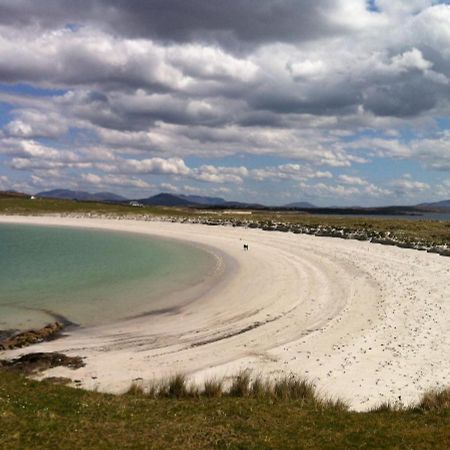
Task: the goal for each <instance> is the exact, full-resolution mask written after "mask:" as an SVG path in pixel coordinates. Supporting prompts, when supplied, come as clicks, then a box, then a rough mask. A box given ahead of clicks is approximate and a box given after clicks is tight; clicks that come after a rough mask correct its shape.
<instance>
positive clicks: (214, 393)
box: [200, 378, 224, 398]
mask: <svg viewBox="0 0 450 450" xmlns="http://www.w3.org/2000/svg"><path fill="white" fill-rule="evenodd" d="M200 394H201V395H204V396H205V397H209V398H218V397H222V395H223V394H224V392H223V381H222V380H218V379H216V378H212V379H210V380H206V381H205V383H204V385H203V391H202V392H201V393H200Z"/></svg>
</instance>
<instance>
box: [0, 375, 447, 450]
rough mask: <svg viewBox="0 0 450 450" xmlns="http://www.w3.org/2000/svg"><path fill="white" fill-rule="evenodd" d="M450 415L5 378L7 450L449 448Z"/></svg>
mask: <svg viewBox="0 0 450 450" xmlns="http://www.w3.org/2000/svg"><path fill="white" fill-rule="evenodd" d="M449 442H450V409H448V403H445V402H444V403H443V404H441V405H440V407H439V408H438V409H436V410H430V409H429V408H416V409H414V410H413V409H408V410H395V408H394V409H392V408H391V409H389V408H386V407H385V408H380V410H379V411H378V412H369V413H355V412H348V411H346V410H344V409H342V408H336V407H334V406H328V407H327V406H324V405H319V404H317V403H315V402H309V401H304V400H302V399H298V398H282V397H280V398H276V397H272V396H268V397H267V396H253V395H246V396H244V397H242V396H239V395H237V394H236V395H227V396H220V397H216V396H214V397H207V396H193V397H183V398H173V396H170V395H167V396H161V397H159V398H154V397H152V396H149V395H143V394H142V393H141V392H132V393H130V394H128V395H123V396H113V395H106V394H100V393H95V392H86V391H82V390H76V389H72V388H69V387H65V386H57V385H54V384H50V383H48V382H41V383H39V382H35V381H30V380H27V379H25V378H23V377H22V376H20V375H17V374H14V373H8V372H5V373H0V448H5V449H7V448H34V449H44V448H45V449H48V448H58V449H65V448H164V449H168V448H182V449H200V448H255V449H263V448H330V449H341V448H342V449H349V448H377V449H379V448H390V449H392V448H402V449H403V448H414V449H416V448H417V449H419V448H420V449H427V448H430V449H431V448H433V449H439V448H442V449H444V448H448V443H449Z"/></svg>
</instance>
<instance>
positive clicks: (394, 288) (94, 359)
mask: <svg viewBox="0 0 450 450" xmlns="http://www.w3.org/2000/svg"><path fill="white" fill-rule="evenodd" d="M0 221H1V222H5V221H9V223H34V224H41V225H42V224H55V225H58V226H60V225H63V224H66V225H67V226H83V227H91V228H92V227H95V228H103V229H109V230H115V231H128V232H143V233H149V234H155V235H159V236H162V237H164V236H165V237H170V238H175V239H181V240H186V241H189V242H191V243H192V242H194V243H199V244H205V245H209V246H210V247H211V248H214V249H218V250H219V251H221V252H223V253H224V254H226V255H229V257H230V258H233V259H235V260H236V261H237V265H236V266H235V267H236V271H235V272H233V273H232V274H230V275H229V276H227V277H225V279H221V280H220V281H219V283H218V284H217V285H215V286H213V287H212V288H211V291H208V292H206V293H205V294H204V295H203V296H201V297H200V298H197V299H196V300H195V301H194V302H193V303H188V304H185V305H184V306H183V308H181V309H180V310H179V311H176V312H172V313H163V314H160V315H157V316H155V315H147V316H142V317H138V318H136V319H133V320H129V321H126V322H121V323H115V324H111V325H107V326H99V327H94V328H90V329H81V330H76V331H74V332H70V333H68V335H67V336H66V337H65V338H64V339H61V340H59V341H53V342H48V343H43V344H39V345H38V346H36V347H34V348H33V351H34V350H35V349H37V350H38V351H59V352H64V353H67V354H68V355H79V356H83V357H85V358H86V359H85V362H86V366H85V367H84V368H82V369H79V370H78V371H77V374H76V377H77V379H79V380H81V382H82V383H81V385H82V386H83V387H86V388H88V389H99V390H101V391H108V392H121V391H124V390H126V389H127V388H128V387H129V385H130V383H131V381H132V380H134V379H144V380H151V379H153V378H158V377H164V376H166V375H168V374H173V373H175V372H184V373H187V374H190V375H191V376H192V377H193V378H194V379H195V380H197V381H201V380H203V379H205V378H209V377H211V376H214V375H217V376H219V375H225V376H227V375H233V374H235V373H236V372H237V371H238V370H240V369H247V368H249V369H253V370H254V371H255V372H260V373H264V374H266V375H270V376H277V375H280V374H282V373H290V372H295V373H296V374H298V375H304V376H307V377H309V378H310V379H311V380H313V381H314V382H315V383H316V384H317V385H318V387H319V388H321V389H323V391H324V392H327V393H330V394H331V395H335V396H339V397H341V398H344V399H346V400H349V401H350V403H351V405H352V407H353V408H355V409H366V408H369V407H372V406H375V405H376V404H378V403H380V402H381V401H387V400H390V401H396V400H398V397H399V395H401V396H402V398H401V401H402V402H405V403H408V402H410V401H415V400H417V398H418V397H419V396H420V394H421V393H422V392H423V391H424V390H426V389H429V388H432V387H436V386H439V385H442V384H446V383H447V380H446V379H444V378H445V377H444V376H443V374H444V373H448V371H449V370H450V362H447V361H446V360H448V358H442V354H443V352H444V354H445V351H447V350H448V349H450V327H449V325H448V323H449V319H450V301H446V300H450V299H449V296H448V294H447V292H448V289H447V287H448V277H449V276H450V261H449V260H448V259H447V258H439V256H438V255H433V254H427V253H424V252H417V251H414V250H405V249H399V248H396V247H387V246H381V245H380V246H377V245H373V244H370V243H367V242H359V241H349V240H336V239H333V238H328V237H315V236H305V235H294V234H291V233H266V232H264V231H261V230H255V229H242V228H232V227H221V226H218V227H208V226H203V225H198V224H197V225H191V224H176V223H167V222H160V223H158V222H139V221H133V220H131V221H126V220H120V221H119V220H104V219H103V220H102V219H73V218H55V217H17V216H14V217H5V216H4V217H0ZM243 242H245V243H248V244H249V246H250V250H249V252H244V251H243V250H242V243H243ZM215 251H216V250H215ZM23 353H24V352H23V350H22V351H12V352H9V353H8V355H7V356H8V357H14V356H17V355H19V354H23ZM46 375H51V376H67V373H66V372H65V369H64V368H58V369H52V370H51V371H49V372H48V373H47V374H46ZM71 376H73V374H71Z"/></svg>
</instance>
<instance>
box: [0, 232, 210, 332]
mask: <svg viewBox="0 0 450 450" xmlns="http://www.w3.org/2000/svg"><path fill="white" fill-rule="evenodd" d="M213 258H214V257H213V256H212V255H210V254H209V253H207V252H206V251H204V250H201V249H199V248H196V247H194V246H190V245H188V244H184V243H179V242H175V241H169V240H162V239H157V238H152V237H149V236H144V235H136V234H127V233H114V232H105V231H96V230H86V229H76V228H62V227H61V228H57V227H39V226H29V225H0V330H2V329H3V330H6V329H11V328H12V329H26V328H30V327H38V326H43V325H45V324H47V323H49V322H51V321H52V320H55V318H57V317H58V316H59V315H60V316H63V317H64V318H66V319H68V320H69V321H70V322H73V323H76V324H79V325H82V326H88V325H96V324H103V323H107V322H111V321H114V320H117V319H122V318H127V317H132V316H135V315H139V314H144V313H149V312H152V311H155V310H158V309H165V308H170V307H173V306H174V303H173V300H172V301H171V300H170V299H171V298H172V297H175V296H172V297H171V296H170V294H171V293H174V291H186V289H187V288H189V287H192V286H193V285H196V284H198V283H200V282H201V281H202V280H204V279H205V277H207V276H208V275H209V272H210V271H211V270H212V269H213V267H214V260H213Z"/></svg>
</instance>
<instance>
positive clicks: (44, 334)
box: [0, 322, 64, 351]
mask: <svg viewBox="0 0 450 450" xmlns="http://www.w3.org/2000/svg"><path fill="white" fill-rule="evenodd" d="M63 328H64V325H63V324H62V323H61V322H54V323H51V324H49V325H47V326H45V327H44V328H41V329H39V330H29V331H23V332H21V333H18V334H15V335H13V336H10V337H7V338H6V339H3V340H0V351H1V350H13V349H15V348H22V347H27V346H29V345H32V344H37V343H39V342H43V341H49V340H51V339H55V337H56V336H57V335H58V334H59V333H60V332H61V330H62V329H63Z"/></svg>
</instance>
